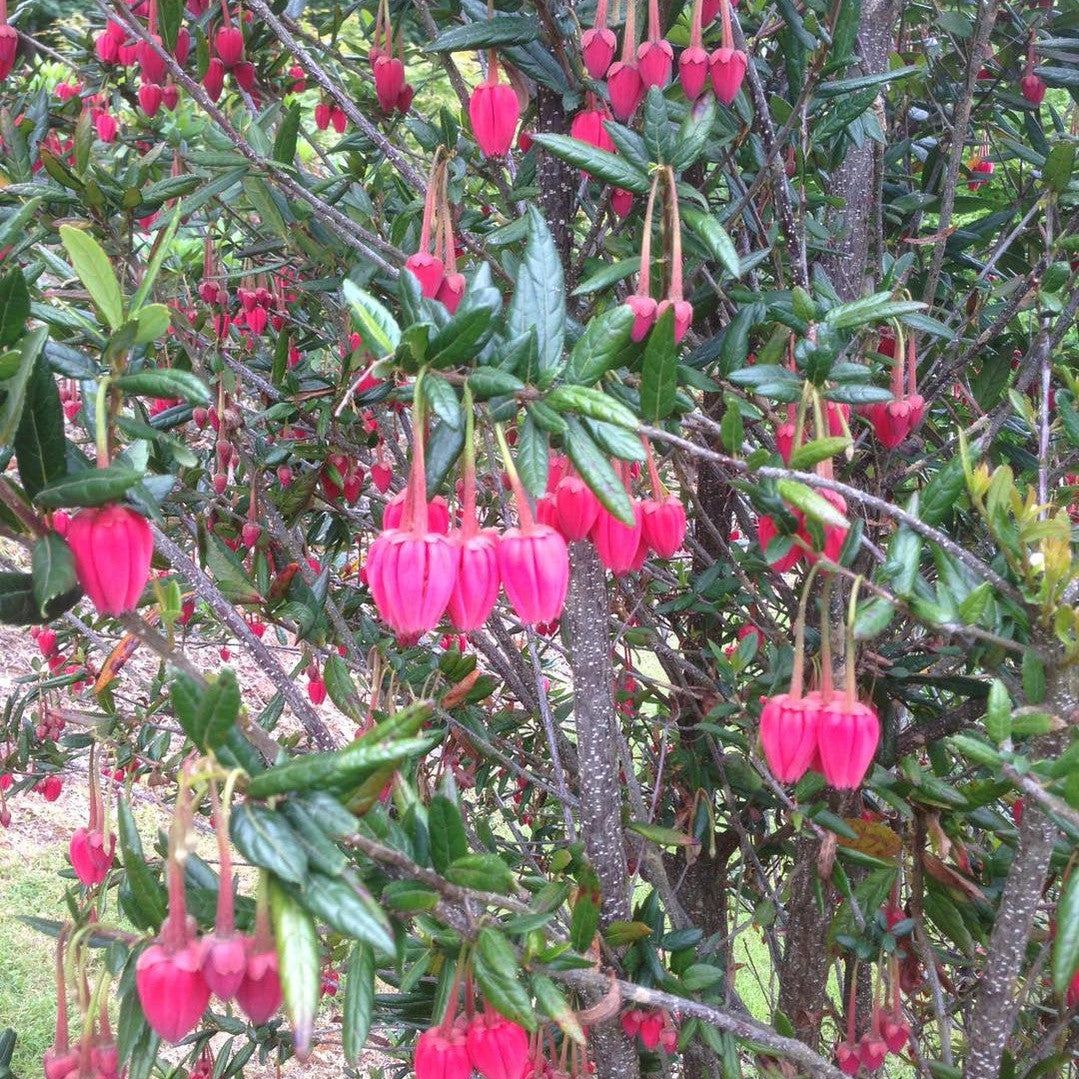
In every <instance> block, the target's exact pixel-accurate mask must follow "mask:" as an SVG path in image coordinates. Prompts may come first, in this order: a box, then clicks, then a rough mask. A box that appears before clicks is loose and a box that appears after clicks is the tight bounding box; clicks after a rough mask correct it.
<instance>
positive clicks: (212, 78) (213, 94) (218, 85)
mask: <svg viewBox="0 0 1079 1079" xmlns="http://www.w3.org/2000/svg"><path fill="white" fill-rule="evenodd" d="M202 88H203V89H204V90H205V91H206V93H207V95H208V96H209V98H210V100H211V101H216V100H217V99H218V98H219V97H220V96H221V91H222V90H224V88H225V65H224V64H223V63H222V62H221V60H220V59H219V58H218V57H216V56H214V57H211V59H210V62H209V64H207V66H206V74H205V75H203V76H202Z"/></svg>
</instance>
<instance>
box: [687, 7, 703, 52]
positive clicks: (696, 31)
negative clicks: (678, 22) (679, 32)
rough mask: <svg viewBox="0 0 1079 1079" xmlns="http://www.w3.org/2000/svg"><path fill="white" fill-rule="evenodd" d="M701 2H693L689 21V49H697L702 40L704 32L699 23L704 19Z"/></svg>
mask: <svg viewBox="0 0 1079 1079" xmlns="http://www.w3.org/2000/svg"><path fill="white" fill-rule="evenodd" d="M703 8H704V4H703V0H693V14H692V15H691V16H690V20H689V47H690V48H691V49H699V48H700V47H701V43H702V42H703V40H704V30H703V27H702V25H701V21H702V19H703V18H704V12H703Z"/></svg>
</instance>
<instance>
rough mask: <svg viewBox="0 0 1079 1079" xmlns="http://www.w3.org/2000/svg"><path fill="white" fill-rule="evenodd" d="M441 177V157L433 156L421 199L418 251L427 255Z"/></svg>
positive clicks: (429, 248) (429, 249)
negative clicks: (432, 163)
mask: <svg viewBox="0 0 1079 1079" xmlns="http://www.w3.org/2000/svg"><path fill="white" fill-rule="evenodd" d="M441 178H442V159H441V157H440V156H439V155H437V154H436V156H435V163H434V165H432V166H431V175H430V176H429V177H428V179H427V195H426V197H425V198H424V200H423V222H422V223H421V225H420V251H422V252H423V254H425V255H427V254H430V252H431V222H432V220H433V218H434V215H435V199H436V197H437V191H438V185H439V183H440V182H441Z"/></svg>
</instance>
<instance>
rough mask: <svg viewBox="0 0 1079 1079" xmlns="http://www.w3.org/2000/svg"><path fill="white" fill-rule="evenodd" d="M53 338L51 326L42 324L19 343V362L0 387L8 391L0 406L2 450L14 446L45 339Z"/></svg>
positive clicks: (0, 450)
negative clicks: (50, 331) (50, 333)
mask: <svg viewBox="0 0 1079 1079" xmlns="http://www.w3.org/2000/svg"><path fill="white" fill-rule="evenodd" d="M48 338H49V328H48V327H47V326H39V327H38V328H37V329H35V330H31V331H30V333H28V334H27V335H26V336H25V337H24V338H23V339H22V343H21V344H20V345H19V350H18V356H19V360H18V366H17V367H16V369H15V371H14V372H13V373H12V374H11V375H9V376H8V377H7V378H6V379H4V383H3V385H2V386H0V389H3V390H4V391H5V396H4V403H3V406H2V407H0V452H6V450H7V448H8V447H9V446H11V445H12V444H13V442H14V440H15V436H16V434H17V433H18V430H19V425H20V424H21V423H22V414H23V406H24V405H25V403H26V395H27V392H28V390H29V386H30V377H31V375H32V374H33V372H34V368H35V366H36V364H37V358H38V356H39V355H40V354H41V350H42V348H44V346H45V342H46V341H47V340H48Z"/></svg>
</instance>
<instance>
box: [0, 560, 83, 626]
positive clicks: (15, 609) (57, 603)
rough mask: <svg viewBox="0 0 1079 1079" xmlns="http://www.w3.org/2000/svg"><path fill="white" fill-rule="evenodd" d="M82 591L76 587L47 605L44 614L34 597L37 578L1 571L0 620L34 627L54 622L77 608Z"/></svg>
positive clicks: (13, 624)
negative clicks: (68, 611)
mask: <svg viewBox="0 0 1079 1079" xmlns="http://www.w3.org/2000/svg"><path fill="white" fill-rule="evenodd" d="M81 595H82V591H81V589H79V588H74V589H72V590H71V591H70V592H65V593H64V594H63V595H61V596H57V597H56V599H54V600H51V601H50V602H49V603H47V604H46V606H45V612H44V614H43V613H42V612H41V608H40V606H39V605H38V602H37V599H36V598H35V596H34V578H33V575H32V574H29V573H14V572H0V623H3V624H4V625H9V626H31V625H36V624H38V623H42V622H51V621H52V620H53V619H54V618H59V617H60V615H62V614H63V613H64V611H67V610H69V609H70V608H72V607H74V606H75V604H76V603H78V601H79V597H80V596H81Z"/></svg>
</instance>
